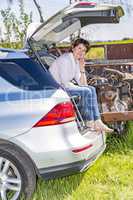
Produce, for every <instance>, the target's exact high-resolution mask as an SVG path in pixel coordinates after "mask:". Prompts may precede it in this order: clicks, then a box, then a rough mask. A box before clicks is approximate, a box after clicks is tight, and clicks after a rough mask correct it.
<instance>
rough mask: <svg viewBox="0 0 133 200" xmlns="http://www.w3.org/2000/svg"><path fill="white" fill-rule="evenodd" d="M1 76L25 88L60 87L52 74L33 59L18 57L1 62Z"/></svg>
mask: <svg viewBox="0 0 133 200" xmlns="http://www.w3.org/2000/svg"><path fill="white" fill-rule="evenodd" d="M0 76H1V77H2V78H4V79H5V80H6V81H8V82H10V83H11V84H13V85H14V86H16V87H19V88H21V89H24V90H43V89H55V88H59V84H58V83H57V82H56V81H55V80H54V79H53V77H52V76H51V74H50V73H49V72H48V71H47V72H45V70H44V69H43V67H42V66H41V65H40V64H38V63H36V62H35V61H33V60H31V59H16V60H14V61H13V60H10V61H9V60H8V61H4V62H3V61H2V62H0Z"/></svg>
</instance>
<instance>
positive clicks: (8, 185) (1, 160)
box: [0, 142, 36, 200]
mask: <svg viewBox="0 0 133 200" xmlns="http://www.w3.org/2000/svg"><path fill="white" fill-rule="evenodd" d="M35 185H36V174H35V170H34V167H33V164H32V162H31V161H30V159H29V158H28V156H27V155H26V154H25V153H24V152H23V151H20V149H19V148H18V147H17V146H16V145H13V144H11V143H7V144H5V143H4V144H1V142H0V199H1V200H17V199H19V198H20V197H21V196H24V198H26V199H29V198H30V197H31V195H32V193H33V191H34V189H35Z"/></svg>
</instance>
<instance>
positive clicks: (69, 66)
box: [50, 38, 113, 132]
mask: <svg viewBox="0 0 133 200" xmlns="http://www.w3.org/2000/svg"><path fill="white" fill-rule="evenodd" d="M88 49H89V43H88V41H86V40H84V39H82V38H78V39H77V40H75V41H74V42H73V43H72V46H71V51H70V52H69V53H65V54H63V55H61V56H60V57H58V58H57V59H56V60H55V61H54V62H53V63H52V65H51V67H50V72H51V74H52V75H53V77H54V78H55V79H56V81H57V82H58V83H59V84H61V85H62V86H63V87H65V89H66V91H67V92H68V93H69V94H71V95H72V96H73V95H78V96H79V95H80V96H81V100H80V105H79V110H80V112H81V115H82V117H83V119H84V120H85V121H86V125H87V126H88V127H90V128H94V129H95V130H97V131H105V132H113V130H112V129H110V128H108V127H107V126H106V125H105V124H104V123H103V122H102V121H101V118H100V113H99V109H98V102H97V95H96V90H95V88H94V87H92V86H88V85H87V79H86V74H85V54H86V52H87V51H88ZM73 79H74V80H75V81H76V82H77V83H78V86H74V85H72V84H70V82H71V81H72V80H73Z"/></svg>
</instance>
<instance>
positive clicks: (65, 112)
mask: <svg viewBox="0 0 133 200" xmlns="http://www.w3.org/2000/svg"><path fill="white" fill-rule="evenodd" d="M75 116H76V115H75V110H74V107H73V104H72V103H71V102H64V103H60V104H57V105H56V106H55V107H54V108H52V110H51V111H49V112H48V113H47V114H46V115H45V116H44V117H43V118H42V119H41V120H39V121H38V122H37V123H36V124H35V125H34V126H33V127H40V126H50V125H57V124H63V123H67V122H71V121H74V120H75Z"/></svg>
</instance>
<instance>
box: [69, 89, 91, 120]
mask: <svg viewBox="0 0 133 200" xmlns="http://www.w3.org/2000/svg"><path fill="white" fill-rule="evenodd" d="M67 92H68V94H70V95H71V96H80V97H81V99H80V101H79V103H78V108H79V111H80V113H81V115H82V117H83V119H84V120H85V121H91V120H94V113H93V112H94V109H93V103H92V100H93V99H92V90H91V89H90V88H88V87H75V88H69V89H68V88H67Z"/></svg>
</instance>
